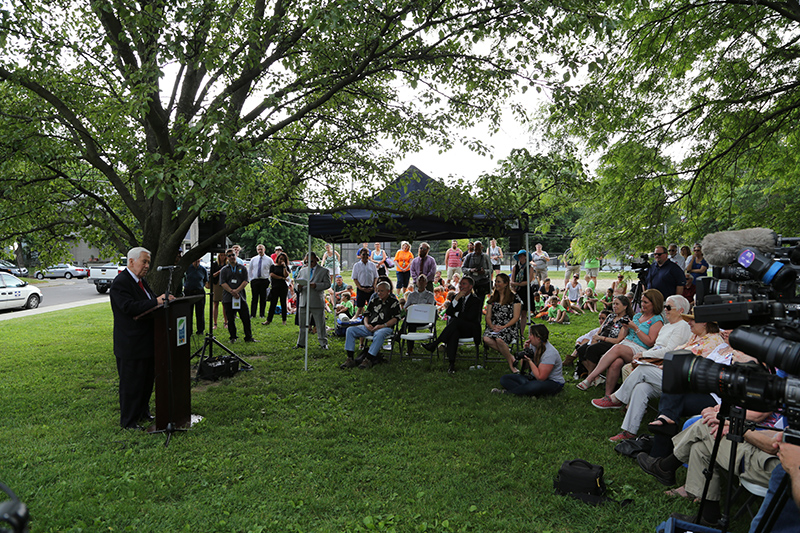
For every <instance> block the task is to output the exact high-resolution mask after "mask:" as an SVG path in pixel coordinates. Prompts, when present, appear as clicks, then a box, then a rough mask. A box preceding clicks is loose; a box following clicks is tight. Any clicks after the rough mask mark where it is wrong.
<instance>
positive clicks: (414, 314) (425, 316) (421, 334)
mask: <svg viewBox="0 0 800 533" xmlns="http://www.w3.org/2000/svg"><path fill="white" fill-rule="evenodd" d="M408 324H415V325H416V326H417V331H411V332H409V331H407V326H408ZM419 329H428V330H429V331H419ZM400 331H401V333H400V361H402V360H403V356H404V355H405V347H406V346H407V343H408V341H412V342H430V341H432V340H433V339H435V338H436V306H435V305H433V304H415V305H410V306H408V309H406V319H405V321H404V323H403V327H402V328H401V329H400ZM408 357H409V356H408V355H406V358H408ZM430 357H431V362H433V353H431V356H430Z"/></svg>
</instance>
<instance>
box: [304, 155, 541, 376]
mask: <svg viewBox="0 0 800 533" xmlns="http://www.w3.org/2000/svg"><path fill="white" fill-rule="evenodd" d="M443 191H444V192H445V194H446V195H448V196H447V198H448V203H449V204H450V207H451V208H452V207H453V206H454V205H456V204H457V203H458V201H459V198H460V197H463V196H462V195H460V194H458V193H456V194H455V197H453V198H451V197H450V195H452V194H453V193H452V192H451V191H447V189H446V188H445V187H444V185H442V184H441V183H439V182H438V181H436V180H434V179H433V178H431V177H430V176H428V175H427V174H425V173H424V172H422V171H421V170H419V169H418V168H417V167H415V166H413V165H412V166H410V167H408V169H407V170H406V171H405V172H403V173H402V174H401V175H400V176H399V177H398V178H397V179H395V180H394V181H393V182H392V183H390V184H389V185H388V186H387V187H386V188H385V189H384V190H383V191H382V192H381V193H379V194H378V195H376V196H375V197H374V198H375V200H376V201H377V202H378V203H379V204H380V205H385V206H387V208H390V209H392V210H395V211H403V210H404V209H403V208H406V209H405V210H406V211H414V212H417V213H419V212H420V211H424V209H420V207H421V206H425V205H426V204H427V205H428V206H429V209H428V211H427V213H426V214H419V215H414V216H407V215H399V214H390V215H387V214H385V213H376V212H375V211H373V210H370V209H350V210H345V211H341V212H339V213H336V214H332V215H328V214H326V215H311V216H309V217H308V235H309V237H308V249H309V253H310V252H311V237H317V238H320V239H324V240H325V241H327V242H330V243H338V244H344V243H350V242H362V241H366V240H371V239H375V240H378V241H388V242H394V241H400V240H408V241H411V240H444V239H464V238H469V237H474V236H476V235H497V236H500V235H503V236H510V235H522V234H525V246H526V248H527V246H528V242H527V241H528V235H527V233H528V232H527V222H528V221H527V219H526V218H525V217H521V216H519V215H514V216H507V215H502V214H492V215H486V214H480V213H478V214H471V215H468V214H464V215H459V216H457V217H455V216H454V217H448V218H445V217H442V216H440V215H437V214H436V212H435V206H433V204H432V202H428V200H429V199H431V198H432V197H433V196H435V195H436V194H441V193H442V192H443ZM453 211H454V212H457V209H455V210H453ZM528 296H529V298H530V294H529V295H528ZM306 312H307V314H308V308H307V309H306ZM529 312H530V311H529ZM306 324H308V316H307V317H306ZM308 341H309V336H308V335H306V350H305V351H306V357H305V359H306V364H305V368H306V370H308Z"/></svg>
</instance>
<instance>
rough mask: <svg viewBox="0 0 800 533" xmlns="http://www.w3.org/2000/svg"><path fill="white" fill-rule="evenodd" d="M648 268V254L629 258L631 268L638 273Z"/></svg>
mask: <svg viewBox="0 0 800 533" xmlns="http://www.w3.org/2000/svg"><path fill="white" fill-rule="evenodd" d="M649 268H650V256H649V255H647V254H641V255H640V256H639V257H637V258H635V259H633V260H631V270H635V271H636V272H639V273H640V274H641V273H642V272H646V271H647V269H649Z"/></svg>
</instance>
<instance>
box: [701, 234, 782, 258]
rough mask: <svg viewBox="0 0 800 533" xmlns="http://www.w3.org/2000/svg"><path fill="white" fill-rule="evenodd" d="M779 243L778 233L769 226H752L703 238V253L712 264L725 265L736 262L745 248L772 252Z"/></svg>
mask: <svg viewBox="0 0 800 533" xmlns="http://www.w3.org/2000/svg"><path fill="white" fill-rule="evenodd" d="M777 245H778V235H777V233H775V232H774V231H772V230H771V229H767V228H750V229H743V230H739V231H720V232H717V233H711V234H709V235H706V236H705V238H703V242H702V246H703V255H704V256H705V258H706V260H707V261H708V263H709V264H710V265H716V266H724V265H729V264H731V263H735V262H736V261H737V260H738V259H739V253H740V252H741V251H742V249H743V248H751V249H755V250H758V251H759V252H761V253H765V254H767V253H772V251H773V250H774V249H775V247H776V246H777Z"/></svg>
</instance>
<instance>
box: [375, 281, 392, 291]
mask: <svg viewBox="0 0 800 533" xmlns="http://www.w3.org/2000/svg"><path fill="white" fill-rule="evenodd" d="M378 287H383V288H384V289H386V290H387V291H389V292H392V284H391V283H388V282H386V281H381V282H380V283H378Z"/></svg>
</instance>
